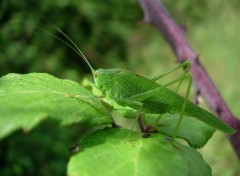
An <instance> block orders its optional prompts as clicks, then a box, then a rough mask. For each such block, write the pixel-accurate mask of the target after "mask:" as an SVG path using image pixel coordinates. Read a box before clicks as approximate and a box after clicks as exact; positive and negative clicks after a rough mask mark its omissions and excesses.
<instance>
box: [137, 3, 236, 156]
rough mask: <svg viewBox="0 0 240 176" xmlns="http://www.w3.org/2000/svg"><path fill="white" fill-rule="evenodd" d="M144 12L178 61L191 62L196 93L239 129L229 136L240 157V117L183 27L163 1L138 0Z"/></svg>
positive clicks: (218, 114) (221, 116)
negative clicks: (235, 114) (238, 117)
mask: <svg viewBox="0 0 240 176" xmlns="http://www.w3.org/2000/svg"><path fill="white" fill-rule="evenodd" d="M138 1H139V4H140V6H141V8H142V9H143V12H144V21H145V22H147V23H151V24H153V25H154V26H155V27H156V28H158V29H159V30H160V32H161V33H162V34H163V36H164V37H165V39H166V41H167V42H168V43H169V45H170V46H171V48H172V50H173V52H174V53H175V55H176V56H177V61H178V62H180V63H182V62H184V61H186V60H189V61H190V62H191V68H190V72H191V74H192V77H193V83H194V87H195V92H196V95H197V96H199V95H201V96H202V97H203V98H204V100H205V102H206V104H207V105H208V107H209V108H210V109H211V111H212V112H213V113H215V114H216V115H217V116H218V117H219V118H220V119H221V120H223V121H224V122H226V123H227V124H229V125H230V126H232V127H233V128H235V129H236V130H238V131H237V133H236V134H233V135H228V137H229V139H230V141H231V144H232V146H233V148H234V150H235V151H236V153H237V155H238V157H239V158H240V120H238V119H237V118H236V117H235V116H234V115H233V114H232V113H231V111H230V110H229V108H228V106H227V105H226V103H225V102H224V100H223V98H222V97H221V95H220V93H219V92H218V90H217V88H216V87H215V85H214V84H213V82H212V80H211V79H210V77H209V76H208V74H207V72H206V70H205V69H204V67H203V66H202V64H201V63H200V61H199V58H198V55H197V54H196V52H195V51H194V50H193V49H192V47H191V46H190V44H189V43H188V41H187V39H186V37H185V35H184V32H183V30H182V29H181V28H180V27H179V26H178V25H177V24H176V23H175V21H174V20H173V19H172V17H171V16H170V15H169V13H168V12H167V11H166V9H165V8H164V7H163V5H162V4H161V3H160V2H159V0H138Z"/></svg>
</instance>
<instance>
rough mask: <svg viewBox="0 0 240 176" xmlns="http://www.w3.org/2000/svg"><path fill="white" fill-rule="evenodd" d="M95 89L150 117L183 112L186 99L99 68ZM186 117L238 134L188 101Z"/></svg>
mask: <svg viewBox="0 0 240 176" xmlns="http://www.w3.org/2000/svg"><path fill="white" fill-rule="evenodd" d="M94 78H95V82H96V86H97V87H98V88H99V89H100V90H102V92H104V93H105V94H106V95H107V96H109V98H111V99H113V100H115V101H116V102H117V103H118V104H119V105H121V106H129V107H131V108H133V109H135V110H139V111H141V112H145V113H151V114H164V113H167V112H172V113H178V114H179V113H180V112H181V110H182V105H183V103H184V101H185V98H184V97H182V96H180V95H178V94H177V93H175V92H173V91H172V90H170V89H168V88H166V87H163V86H162V85H160V84H158V83H156V82H154V81H152V80H150V79H147V78H144V77H142V76H139V75H137V74H134V73H132V72H130V71H127V70H122V69H98V70H97V71H95V72H94ZM184 116H190V117H194V118H196V119H198V120H200V121H202V122H204V123H206V124H208V125H210V126H212V127H214V128H216V129H218V130H221V131H223V132H227V133H233V132H235V131H234V130H233V129H232V128H231V127H229V126H228V125H226V124H225V123H224V122H222V121H221V120H219V119H218V118H217V117H215V116H214V115H213V114H211V113H209V112H208V111H206V110H204V109H203V108H201V107H199V106H197V105H195V104H194V103H192V102H191V101H189V100H187V102H186V107H185V110H184Z"/></svg>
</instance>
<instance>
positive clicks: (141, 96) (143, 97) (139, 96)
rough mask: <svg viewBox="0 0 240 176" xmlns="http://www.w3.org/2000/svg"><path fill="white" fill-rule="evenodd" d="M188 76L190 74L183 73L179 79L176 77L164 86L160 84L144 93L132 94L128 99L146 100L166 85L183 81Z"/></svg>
mask: <svg viewBox="0 0 240 176" xmlns="http://www.w3.org/2000/svg"><path fill="white" fill-rule="evenodd" d="M187 77H189V74H188V73H185V74H183V75H181V76H180V77H179V78H177V79H175V80H173V81H171V82H169V83H167V84H164V85H162V86H160V87H158V88H156V89H153V90H149V91H146V92H143V93H140V94H136V95H134V96H131V97H129V98H128V100H130V101H137V102H141V101H144V100H146V99H147V98H149V97H151V96H155V95H156V93H157V92H158V91H160V90H161V89H164V88H166V87H168V86H170V85H173V84H175V83H177V82H179V81H181V80H183V79H186V78H187Z"/></svg>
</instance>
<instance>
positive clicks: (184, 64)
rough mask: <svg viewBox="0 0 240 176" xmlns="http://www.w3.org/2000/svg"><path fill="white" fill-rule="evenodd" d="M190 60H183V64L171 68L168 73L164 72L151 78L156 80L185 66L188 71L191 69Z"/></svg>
mask: <svg viewBox="0 0 240 176" xmlns="http://www.w3.org/2000/svg"><path fill="white" fill-rule="evenodd" d="M190 65H191V64H190V62H189V61H185V62H183V63H182V64H179V65H178V66H176V67H174V68H173V69H171V70H169V71H168V72H166V73H163V74H160V75H157V76H155V77H153V78H151V79H150V80H152V81H154V82H156V81H158V80H159V79H161V78H163V77H164V76H167V75H168V74H171V73H173V72H174V71H176V70H178V69H181V68H185V71H184V73H185V72H188V71H189V68H190Z"/></svg>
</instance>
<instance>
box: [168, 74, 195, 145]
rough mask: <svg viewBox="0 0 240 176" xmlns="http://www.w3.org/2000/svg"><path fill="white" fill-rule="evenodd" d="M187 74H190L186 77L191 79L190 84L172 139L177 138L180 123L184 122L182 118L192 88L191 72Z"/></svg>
mask: <svg viewBox="0 0 240 176" xmlns="http://www.w3.org/2000/svg"><path fill="white" fill-rule="evenodd" d="M185 74H186V75H188V76H187V77H186V78H188V80H189V81H188V86H187V90H186V94H185V98H184V102H183V105H182V109H181V112H180V114H179V119H178V122H177V126H176V128H175V131H174V133H173V138H172V141H174V139H175V138H176V136H177V134H178V130H179V128H180V125H181V122H182V119H183V115H184V112H185V108H186V104H187V101H188V97H189V94H190V89H191V86H192V76H191V75H190V74H189V73H185Z"/></svg>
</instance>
